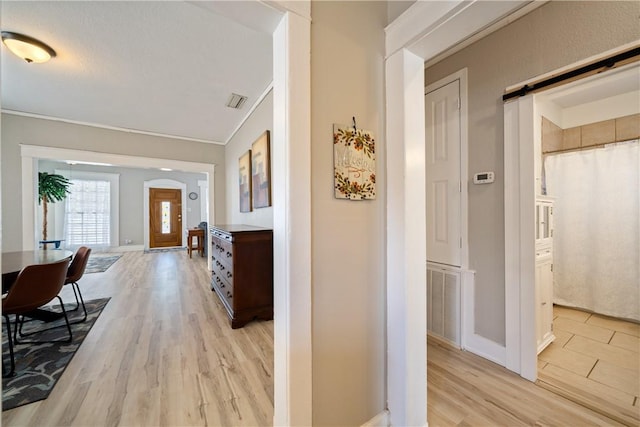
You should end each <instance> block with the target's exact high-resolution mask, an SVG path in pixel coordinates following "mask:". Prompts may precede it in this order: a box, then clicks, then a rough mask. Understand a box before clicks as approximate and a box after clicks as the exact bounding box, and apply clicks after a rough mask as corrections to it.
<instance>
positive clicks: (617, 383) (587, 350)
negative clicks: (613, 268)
mask: <svg viewBox="0 0 640 427" xmlns="http://www.w3.org/2000/svg"><path fill="white" fill-rule="evenodd" d="M553 331H554V335H555V336H556V339H555V341H554V342H552V343H551V344H550V345H549V346H548V347H547V348H546V349H545V350H544V351H543V352H542V353H540V354H539V355H538V373H539V375H544V376H547V377H553V378H557V379H560V380H562V381H563V382H564V383H566V384H572V385H573V386H574V387H575V389H576V390H583V391H585V392H587V393H590V394H592V395H596V396H599V397H600V398H602V399H603V400H604V401H607V402H610V403H612V404H615V405H618V406H620V407H624V408H628V409H630V410H631V411H632V412H634V413H635V412H640V324H638V323H634V322H628V321H624V320H619V319H614V318H611V317H607V316H602V315H599V314H593V313H588V312H584V311H580V310H576V309H572V308H568V307H561V306H554V307H553Z"/></svg>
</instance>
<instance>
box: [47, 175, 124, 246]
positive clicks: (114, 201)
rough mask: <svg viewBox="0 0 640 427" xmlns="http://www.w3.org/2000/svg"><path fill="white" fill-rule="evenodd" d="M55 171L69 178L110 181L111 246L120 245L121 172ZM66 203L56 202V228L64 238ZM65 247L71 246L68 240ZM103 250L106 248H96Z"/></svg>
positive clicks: (58, 234)
mask: <svg viewBox="0 0 640 427" xmlns="http://www.w3.org/2000/svg"><path fill="white" fill-rule="evenodd" d="M55 173H57V174H58V175H62V176H64V177H65V178H67V179H86V180H104V181H109V191H110V196H109V197H110V199H111V200H110V209H109V210H110V211H111V212H109V215H110V216H111V235H110V236H109V239H110V240H111V243H110V245H109V247H110V248H111V247H114V246H119V245H120V174H119V173H107V172H87V171H73V170H64V169H56V170H55ZM65 211H66V209H65V203H64V202H61V203H56V204H55V212H56V213H55V224H56V226H55V230H56V232H57V236H58V238H64V235H65V233H64V217H65V213H66V212H65ZM65 243H67V244H65V245H64V246H65V247H69V245H68V242H65ZM92 249H93V248H92ZM96 249H98V250H102V249H104V248H100V247H98V248H96Z"/></svg>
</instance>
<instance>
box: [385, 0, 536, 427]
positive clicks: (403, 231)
mask: <svg viewBox="0 0 640 427" xmlns="http://www.w3.org/2000/svg"><path fill="white" fill-rule="evenodd" d="M460 3H461V2H460V1H452V2H446V3H445V2H415V3H414V4H413V5H411V6H410V7H409V8H408V9H407V10H406V11H405V13H403V14H402V15H401V16H400V17H398V19H396V20H395V21H394V22H393V23H392V24H390V25H389V26H387V28H386V29H385V31H386V36H385V46H386V51H385V57H386V58H387V60H386V73H385V87H386V90H385V93H386V99H387V105H386V107H387V108H386V129H387V132H386V136H387V145H388V147H387V172H388V173H387V176H388V179H387V197H388V200H387V236H386V237H387V356H388V357H387V400H388V404H389V406H388V408H389V411H390V419H391V423H392V424H394V425H409V424H412V425H424V424H426V413H427V409H426V408H427V396H426V388H427V387H426V332H425V334H424V335H423V337H419V336H417V334H416V331H415V330H414V329H413V326H414V325H413V324H411V323H407V319H412V320H413V318H414V316H415V320H416V322H415V323H417V322H420V323H421V324H422V325H423V326H424V329H425V330H426V295H425V294H424V292H425V290H426V286H425V281H426V268H425V267H426V265H425V260H426V253H425V252H426V250H424V249H423V248H425V247H426V236H425V234H424V233H421V231H423V230H424V228H425V224H423V222H424V218H425V215H424V214H425V210H424V205H425V197H426V194H425V192H424V131H425V118H424V95H423V91H424V84H423V82H424V62H425V61H428V60H430V59H432V58H433V57H434V56H436V55H438V54H440V53H441V52H444V51H446V50H447V49H450V48H451V47H453V46H455V45H456V44H458V43H460V42H462V41H464V40H465V39H467V38H468V37H470V36H472V35H473V34H474V33H476V32H478V31H480V30H482V29H484V28H487V27H489V26H490V25H492V24H493V23H495V22H497V21H499V20H500V19H508V15H509V14H510V13H513V12H515V11H517V10H518V9H520V8H521V7H522V6H523V5H526V4H528V3H529V1H514V2H468V3H467V4H462V5H460ZM456 6H459V7H460V8H459V9H455V8H456ZM460 12H464V13H460ZM469 12H472V13H469ZM505 17H506V18H505ZM445 22H446V23H447V25H446V28H445V27H444V26H443V25H442V24H444V23H445ZM439 26H441V27H442V28H441V29H438V28H437V27H439ZM436 30H437V31H436ZM407 50H408V51H410V52H412V53H413V54H414V55H415V58H412V59H409V57H410V55H409V54H408V52H406V51H407ZM405 59H406V61H405ZM416 82H419V83H421V84H420V85H419V86H417V85H416ZM412 91H415V92H416V93H415V94H411V92H412ZM416 111H418V112H419V114H418V115H417V116H416ZM420 114H422V115H420ZM416 139H420V140H421V148H420V147H418V149H417V150H414V149H413V148H414V143H415V140H416ZM414 168H415V169H417V168H421V170H422V178H421V179H422V181H421V182H422V184H419V183H418V184H417V185H418V186H420V185H421V187H422V188H417V189H416V182H417V181H416V175H418V174H414V173H413V171H414ZM405 173H406V176H405ZM418 178H419V176H418ZM406 197H410V198H411V199H413V201H412V202H411V203H407V204H406V205H405V200H404V198H406ZM414 207H418V209H413V208H414ZM414 226H417V228H412V227H414ZM407 237H409V242H411V243H409V242H406V241H405V239H407ZM414 246H415V247H417V251H416V252H417V256H416V253H409V254H408V255H409V257H408V258H403V257H404V256H405V255H407V252H406V250H407V249H409V248H411V247H414ZM418 271H419V272H420V273H418V274H421V275H422V276H423V277H422V282H420V283H419V284H417V283H414V281H415V280H416V279H418V280H417V281H419V276H417V275H416V273H417V272H418ZM396 293H397V294H396ZM405 304H406V308H408V309H409V310H408V311H405V312H403V311H402V308H405ZM414 337H415V339H416V341H415V344H416V350H417V352H416V353H412V352H411V351H412V350H413V349H414V347H413V346H412V345H404V342H408V341H410V340H411V339H413V338H414ZM420 346H423V347H424V348H425V350H422V349H421V347H420ZM423 372H424V374H423ZM416 373H417V375H415V374H416ZM408 377H413V378H411V383H409V379H408ZM413 390H415V391H416V395H415V396H416V397H417V399H414V398H413V397H414V396H413V395H411V394H410V393H407V392H408V391H410V392H413ZM423 420H424V421H423ZM409 421H411V422H409Z"/></svg>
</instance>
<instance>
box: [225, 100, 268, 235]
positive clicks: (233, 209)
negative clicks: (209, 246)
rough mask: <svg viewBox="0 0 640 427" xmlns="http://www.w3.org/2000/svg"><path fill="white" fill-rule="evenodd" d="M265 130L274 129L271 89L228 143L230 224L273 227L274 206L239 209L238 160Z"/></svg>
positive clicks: (226, 155) (228, 210)
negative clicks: (247, 209) (246, 210)
mask: <svg viewBox="0 0 640 427" xmlns="http://www.w3.org/2000/svg"><path fill="white" fill-rule="evenodd" d="M265 130H269V131H270V132H273V91H271V92H269V94H268V95H267V96H266V97H265V98H264V99H263V100H262V102H261V103H260V105H259V106H258V107H257V108H256V109H255V110H254V111H253V113H251V116H250V117H249V118H248V119H247V121H246V122H244V124H243V125H242V127H241V128H240V129H239V130H238V132H236V134H235V135H234V136H233V138H231V140H230V141H229V142H228V143H227V145H225V164H226V167H225V170H226V182H227V183H228V185H227V194H226V209H225V210H226V213H227V214H226V221H227V223H228V224H248V225H256V226H260V227H269V228H271V227H273V207H272V206H270V207H268V208H260V209H254V210H253V211H252V212H245V213H243V212H240V207H239V198H240V196H239V189H238V159H239V158H240V156H241V155H242V154H244V153H245V152H246V151H247V150H250V149H251V144H252V143H253V142H254V141H255V140H256V139H257V138H258V137H259V136H260V135H262V134H263V133H264V131H265ZM272 135H273V134H272ZM272 164H273V163H272ZM218 223H220V222H218Z"/></svg>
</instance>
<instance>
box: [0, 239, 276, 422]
mask: <svg viewBox="0 0 640 427" xmlns="http://www.w3.org/2000/svg"><path fill="white" fill-rule="evenodd" d="M209 281H210V273H209V272H208V271H207V269H206V259H205V258H200V257H198V258H193V259H191V260H190V259H189V258H188V257H187V256H186V253H184V252H160V253H148V254H147V253H142V252H128V253H125V254H124V255H123V257H122V258H121V259H120V260H119V261H118V262H116V263H115V264H114V265H113V266H112V267H111V268H109V269H108V270H107V271H106V272H104V273H95V274H85V275H84V277H83V278H82V279H81V280H80V282H79V283H80V287H81V288H82V293H83V296H84V298H85V300H90V299H94V298H104V297H111V301H109V303H108V304H107V306H106V307H105V309H104V310H103V312H102V313H101V315H100V317H99V318H98V320H97V321H96V323H95V324H94V326H93V328H92V329H91V331H90V332H89V334H88V335H87V337H86V339H85V340H84V342H83V344H82V345H81V346H80V348H79V349H78V351H77V352H76V354H75V356H74V358H73V360H72V361H71V362H70V363H69V365H68V367H67V369H66V370H65V372H64V374H63V375H62V377H61V378H60V380H59V381H58V383H57V384H56V386H55V387H54V389H53V391H52V392H51V394H50V396H49V398H47V399H46V400H44V401H41V402H36V403H33V404H29V405H25V406H22V407H19V408H15V409H12V410H9V411H5V412H3V413H2V425H3V426H13V425H23V426H43V425H56V426H70V425H75V426H105V425H106V426H133V425H135V426H201V425H228V426H236V425H238V426H242V425H247V426H256V425H270V424H271V422H272V418H273V321H271V322H262V321H258V322H251V323H250V324H248V325H247V326H245V327H244V328H242V329H240V330H232V329H231V327H230V325H229V321H228V318H227V315H226V311H225V309H224V307H223V306H222V304H221V303H220V300H219V298H218V297H217V296H216V295H215V294H214V293H212V292H211V290H210V285H209ZM62 296H63V299H64V300H65V301H72V300H73V293H72V291H71V289H70V287H69V289H66V288H65V289H64V290H63V293H62ZM225 371H226V373H225ZM230 372H231V374H230ZM245 374H246V378H245V377H244V375H245Z"/></svg>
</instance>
